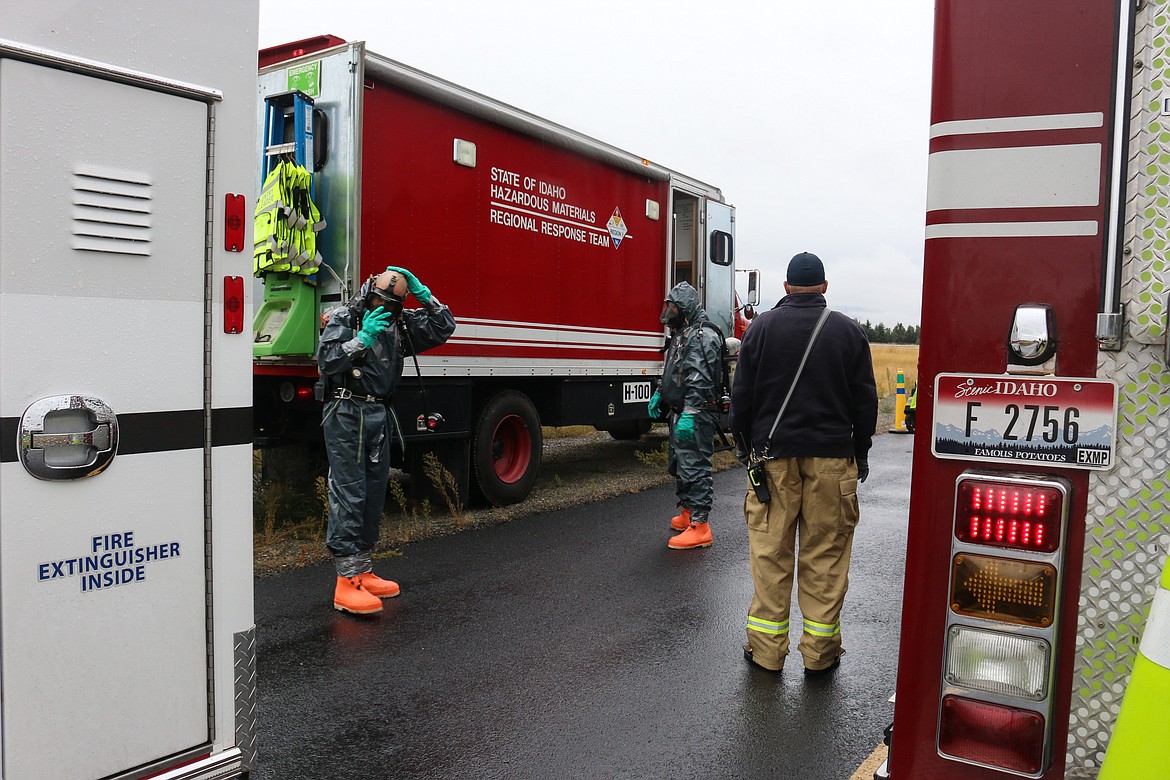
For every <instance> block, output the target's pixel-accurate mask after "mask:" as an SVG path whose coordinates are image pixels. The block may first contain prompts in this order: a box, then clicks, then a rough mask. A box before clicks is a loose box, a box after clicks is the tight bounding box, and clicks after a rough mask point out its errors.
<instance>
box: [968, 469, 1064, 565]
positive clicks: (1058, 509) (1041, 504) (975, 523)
mask: <svg viewBox="0 0 1170 780" xmlns="http://www.w3.org/2000/svg"><path fill="white" fill-rule="evenodd" d="M957 494H958V498H957V501H956V504H955V537H956V538H958V540H959V541H961V542H966V543H968V544H984V545H987V546H989V547H1003V548H1007V549H1013V550H1032V551H1034V552H1044V553H1050V552H1053V551H1055V550H1056V548H1057V546H1059V544H1060V523H1061V518H1062V517H1063V514H1064V512H1063V510H1064V493H1063V492H1061V491H1060V490H1058V489H1056V488H1055V487H1051V486H1048V485H1028V484H1021V483H1019V482H1006V481H1005V482H1000V481H996V480H994V479H987V478H964V479H962V480H961V481H960V482H959V486H958V491H957Z"/></svg>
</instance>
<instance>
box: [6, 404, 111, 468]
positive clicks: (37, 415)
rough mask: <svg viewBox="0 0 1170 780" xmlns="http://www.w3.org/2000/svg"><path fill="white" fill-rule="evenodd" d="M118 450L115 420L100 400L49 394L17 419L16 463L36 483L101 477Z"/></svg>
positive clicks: (107, 407) (108, 408)
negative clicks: (17, 459)
mask: <svg viewBox="0 0 1170 780" xmlns="http://www.w3.org/2000/svg"><path fill="white" fill-rule="evenodd" d="M117 452H118V418H117V417H116V416H115V415H114V412H113V410H112V409H110V407H109V406H108V405H107V404H106V403H105V402H104V401H102V400H100V399H97V398H93V397H91V396H86V395H54V396H49V397H48V398H42V399H40V400H39V401H36V402H34V403H33V404H32V405H31V406H29V407H28V409H26V410H25V412H24V415H23V416H21V418H20V462H21V463H22V464H24V468H25V469H26V470H27V471H28V473H29V474H32V475H33V476H34V477H36V478H37V479H47V480H64V479H83V478H85V477H92V476H94V475H95V474H99V473H101V472H102V471H103V470H104V469H105V468H106V467H107V466H109V465H110V463H111V462H112V461H113V460H114V456H115V455H116V454H117Z"/></svg>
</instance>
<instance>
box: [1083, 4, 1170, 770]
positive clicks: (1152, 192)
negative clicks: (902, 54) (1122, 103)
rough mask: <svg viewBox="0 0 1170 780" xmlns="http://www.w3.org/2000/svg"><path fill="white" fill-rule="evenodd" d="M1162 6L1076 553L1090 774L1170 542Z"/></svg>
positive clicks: (1144, 29)
mask: <svg viewBox="0 0 1170 780" xmlns="http://www.w3.org/2000/svg"><path fill="white" fill-rule="evenodd" d="M1168 24H1170V2H1158V3H1145V4H1143V5H1142V7H1140V8H1139V10H1138V11H1137V14H1136V18H1135V22H1134V28H1135V43H1134V48H1135V55H1134V58H1135V63H1140V65H1138V66H1137V69H1136V70H1135V73H1134V79H1133V93H1132V100H1131V104H1130V150H1131V157H1130V161H1129V170H1128V173H1127V176H1128V181H1127V184H1126V189H1127V202H1126V225H1125V250H1124V251H1125V254H1124V260H1123V267H1122V277H1121V278H1122V280H1123V282H1122V288H1121V294H1122V301H1123V303H1124V304H1125V316H1126V338H1125V339H1124V344H1123V348H1122V350H1121V351H1120V352H1101V353H1100V354H1099V357H1098V361H1097V373H1098V376H1100V377H1107V378H1111V379H1114V380H1115V381H1116V382H1117V384H1118V390H1119V393H1118V401H1119V405H1120V410H1119V419H1118V434H1117V453H1118V458H1117V461H1118V466H1117V467H1116V468H1114V469H1113V470H1112V471H1109V472H1104V473H1102V472H1093V473H1092V475H1091V476H1090V478H1089V490H1090V495H1089V506H1088V514H1087V517H1086V533H1085V559H1084V570H1083V572H1082V580H1081V596H1080V605H1079V615H1078V618H1077V647H1076V659H1075V661H1074V670H1073V691H1072V707H1071V712H1070V717H1069V741H1068V747H1067V753H1066V766H1067V767H1069V768H1070V770H1072V771H1079V772H1085V773H1086V774H1090V775H1091V773H1092V771H1093V770H1095V769H1097V768H1099V767H1100V766H1101V763H1102V761H1103V759H1104V757H1105V748H1106V746H1107V745H1108V742H1109V737H1110V735H1111V734H1112V733H1113V724H1114V722H1115V721H1116V720H1117V714H1118V711H1119V709H1120V707H1121V702H1122V698H1123V697H1124V694H1125V687H1126V685H1127V684H1128V682H1129V675H1130V672H1131V671H1132V669H1133V659H1134V653H1135V652H1136V651H1137V646H1138V643H1139V642H1140V640H1141V632H1142V628H1143V626H1144V625H1145V620H1146V615H1147V614H1148V612H1149V604H1150V601H1151V599H1152V598H1153V593H1154V589H1155V587H1156V585H1157V581H1158V577H1159V574H1160V573H1161V570H1162V566H1163V564H1164V563H1165V560H1166V552H1167V549H1168V547H1170V518H1167V517H1166V516H1165V515H1164V511H1165V507H1166V506H1167V504H1170V479H1168V478H1167V474H1166V464H1167V462H1168V457H1170V372H1168V371H1167V370H1166V366H1165V365H1164V364H1163V363H1162V345H1163V344H1164V342H1165V338H1166V335H1165V334H1166V330H1165V328H1166V286H1165V277H1166V261H1165V259H1164V256H1165V252H1166V247H1167V243H1168V241H1170V236H1168V233H1170V229H1168V224H1170V113H1168V114H1166V115H1163V114H1162V110H1163V108H1162V104H1163V100H1164V99H1170V86H1168V85H1170V46H1168V45H1167V44H1168V43H1170V38H1168V37H1167V36H1168V34H1170V29H1168Z"/></svg>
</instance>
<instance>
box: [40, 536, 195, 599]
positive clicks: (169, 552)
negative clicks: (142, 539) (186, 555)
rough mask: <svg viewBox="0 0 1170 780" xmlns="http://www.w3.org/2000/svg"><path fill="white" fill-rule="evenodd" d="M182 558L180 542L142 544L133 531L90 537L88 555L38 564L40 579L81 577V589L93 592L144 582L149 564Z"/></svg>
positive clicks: (84, 591) (43, 580) (85, 591)
mask: <svg viewBox="0 0 1170 780" xmlns="http://www.w3.org/2000/svg"><path fill="white" fill-rule="evenodd" d="M178 557H179V543H178V542H163V543H162V544H147V545H139V544H137V543H136V542H135V541H134V532H133V531H123V532H121V533H113V534H102V535H100V536H94V537H91V538H90V544H89V552H88V554H86V555H81V556H78V557H76V558H62V559H60V560H55V561H48V562H46V563H39V564H37V579H38V580H39V581H41V582H45V581H47V580H58V579H62V578H66V577H77V578H79V580H80V583H81V592H82V593H89V592H92V591H96V590H102V589H103V588H112V587H114V586H117V585H128V584H130V583H134V582H142V581H143V580H145V579H146V564H148V563H153V562H154V561H165V560H168V559H170V558H178Z"/></svg>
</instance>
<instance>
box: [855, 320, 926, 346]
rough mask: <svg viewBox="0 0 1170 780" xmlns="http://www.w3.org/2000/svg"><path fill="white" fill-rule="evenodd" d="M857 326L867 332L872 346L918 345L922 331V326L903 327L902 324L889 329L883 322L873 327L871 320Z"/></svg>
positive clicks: (866, 334)
mask: <svg viewBox="0 0 1170 780" xmlns="http://www.w3.org/2000/svg"><path fill="white" fill-rule="evenodd" d="M857 324H858V325H860V326H861V329H862V330H864V331H865V336H866V338H868V339H869V343H870V344H917V343H918V336H919V332H920V331H921V330H922V326H920V325H903V324H902V323H900V322H899V323H898V324H897V325H895V326H894V327H892V328H887V327H886V325H885V323H882V322H879V323H878V324H877V325H873V324H871V323H870V321H869V320H866V321H865V322H858V323H857Z"/></svg>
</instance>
